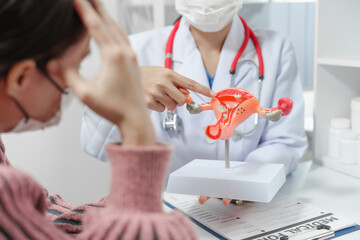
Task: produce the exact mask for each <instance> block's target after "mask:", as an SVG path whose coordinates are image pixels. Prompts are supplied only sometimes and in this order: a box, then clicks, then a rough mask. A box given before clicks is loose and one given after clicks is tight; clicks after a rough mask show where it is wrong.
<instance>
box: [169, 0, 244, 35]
mask: <svg viewBox="0 0 360 240" xmlns="http://www.w3.org/2000/svg"><path fill="white" fill-rule="evenodd" d="M241 7H242V0H175V8H176V11H177V12H178V13H179V14H180V15H182V16H184V17H185V18H186V20H187V21H188V22H189V23H190V24H191V25H192V26H194V27H195V28H197V29H199V30H200V31H202V32H218V31H220V30H221V29H223V28H224V27H225V26H226V25H228V24H229V23H230V22H231V20H232V19H233V17H234V16H235V15H236V14H237V13H238V12H239V10H240V9H241Z"/></svg>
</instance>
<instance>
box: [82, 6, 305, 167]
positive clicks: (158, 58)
mask: <svg viewBox="0 0 360 240" xmlns="http://www.w3.org/2000/svg"><path fill="white" fill-rule="evenodd" d="M175 6H176V10H177V12H178V13H179V14H180V15H181V16H182V17H181V19H180V20H179V25H178V29H177V30H176V29H174V28H175V27H176V25H177V24H176V25H175V27H174V26H169V27H165V28H162V29H156V30H152V31H147V32H143V33H139V34H135V35H132V36H130V41H131V44H132V47H133V48H134V49H135V51H136V53H137V56H138V60H139V64H140V65H141V66H143V67H142V74H143V81H144V84H143V85H144V94H145V97H146V99H147V105H148V108H150V109H152V110H154V111H151V118H152V121H153V123H154V125H155V129H156V137H157V140H158V141H160V142H164V143H170V144H172V145H174V146H175V152H174V154H173V159H172V162H171V164H170V169H169V170H170V171H171V172H172V171H174V170H175V169H177V168H179V167H181V166H183V165H185V164H186V163H188V162H190V161H192V160H193V159H220V160H223V159H224V158H225V147H224V142H223V141H212V140H209V139H207V137H206V135H205V128H206V126H208V125H211V124H214V123H215V122H216V119H215V115H214V114H213V113H212V112H210V111H207V112H202V113H200V114H197V115H190V114H189V113H188V111H187V110H186V107H185V106H180V105H183V104H185V101H186V98H185V95H184V94H185V93H186V92H187V90H184V89H188V90H193V89H191V87H192V88H194V85H193V84H191V81H190V80H189V79H192V80H194V81H196V82H197V83H199V84H201V85H203V86H206V87H209V88H211V89H212V90H213V91H215V92H217V91H219V90H221V89H224V88H228V87H230V86H231V87H240V88H244V89H246V90H248V91H250V92H252V93H253V94H254V95H255V96H257V97H258V98H259V96H260V105H261V106H263V107H273V106H277V101H278V100H279V98H281V97H289V98H291V99H292V100H293V101H294V106H293V111H292V113H291V114H290V115H289V116H287V117H284V118H282V119H281V120H280V121H279V122H276V123H274V122H269V121H267V120H265V119H263V118H261V117H260V118H259V122H258V124H257V126H256V127H255V126H254V125H255V124H254V121H255V119H254V118H255V116H254V115H253V116H252V117H250V118H249V119H247V120H246V121H245V122H244V123H243V124H241V125H240V126H239V127H238V128H237V133H235V134H234V136H233V137H232V139H231V141H230V160H231V161H249V162H259V163H281V164H284V166H285V169H286V172H287V173H291V172H292V171H294V170H295V169H296V166H297V161H298V159H299V158H300V157H301V156H302V155H303V153H304V151H305V150H306V148H307V140H306V136H305V133H304V128H303V126H304V123H303V119H304V112H303V111H304V102H303V96H302V87H301V81H300V76H299V74H298V71H297V66H296V60H295V54H294V50H293V47H292V45H291V43H290V42H289V40H287V39H286V38H284V37H282V36H281V35H279V34H278V33H275V32H273V31H269V30H265V29H261V28H251V30H252V31H253V33H254V35H255V37H256V39H257V41H258V44H254V40H253V39H252V38H250V40H249V41H248V43H247V45H246V48H245V50H244V51H243V53H242V54H241V56H240V58H239V59H238V61H237V62H236V61H235V69H234V70H235V71H233V73H234V74H233V76H232V74H230V69H231V66H232V64H233V63H234V59H235V57H236V55H237V54H238V52H239V49H240V48H241V46H242V44H243V42H244V39H245V30H246V25H245V24H246V23H243V22H242V20H241V19H240V18H239V16H238V15H237V13H238V11H239V10H240V9H241V7H242V1H241V0H175ZM172 32H174V34H175V37H174V39H173V40H171V37H169V36H170V35H171V33H172ZM170 45H172V51H167V52H166V46H170ZM257 47H258V48H260V49H261V56H262V58H263V65H264V66H263V67H264V76H263V80H262V91H261V93H259V91H258V80H259V75H260V74H261V73H260V72H259V54H257V51H256V48H257ZM170 57H171V58H170ZM166 58H168V59H171V60H172V61H171V63H172V64H171V69H172V70H170V69H168V68H166V67H169V66H165V65H164V62H165V61H169V60H166ZM231 77H233V80H232V84H231V85H230V79H231ZM189 85H190V88H189ZM201 93H203V94H204V93H205V92H204V91H202V92H201ZM210 94H211V92H210V93H209V94H208V96H204V95H202V94H199V93H198V92H195V91H190V96H191V97H192V99H193V100H194V101H195V102H196V103H203V102H209V101H210V98H209V97H210ZM259 94H260V95H259ZM175 107H176V108H175ZM129 108H130V106H129ZM166 108H167V109H174V108H175V110H174V113H175V114H176V115H177V116H178V117H179V118H181V120H182V127H180V128H179V129H176V130H177V131H176V130H175V131H174V129H171V128H166V127H164V124H163V123H164V121H166V119H167V118H168V117H169V116H168V115H169V111H168V110H166ZM164 110H165V111H164ZM170 114H172V113H170ZM254 128H255V129H254ZM252 129H254V130H253V131H252V132H251V130H252ZM249 131H250V132H251V133H248V134H245V133H246V132H249ZM81 137H82V146H83V149H84V150H85V151H86V152H88V153H90V154H91V155H93V156H95V157H97V158H99V159H101V160H105V159H106V156H105V152H104V148H103V146H104V144H105V143H107V142H113V141H119V140H120V135H119V134H118V131H117V128H116V126H114V125H113V124H111V123H109V122H107V121H106V120H104V119H102V118H101V117H99V116H97V115H96V114H95V113H93V112H92V111H90V110H89V109H87V110H86V111H85V114H84V118H83V126H82V136H81Z"/></svg>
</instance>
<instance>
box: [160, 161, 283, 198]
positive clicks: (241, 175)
mask: <svg viewBox="0 0 360 240" xmlns="http://www.w3.org/2000/svg"><path fill="white" fill-rule="evenodd" d="M230 166H231V167H230V168H224V161H219V160H203V159H195V160H194V161H192V162H190V163H188V164H186V165H185V166H183V167H181V168H180V169H178V170H176V171H174V172H173V173H171V174H170V177H169V181H168V185H167V192H169V193H180V194H189V195H203V196H209V197H221V198H231V199H239V200H245V201H254V202H270V201H271V199H272V198H273V197H274V196H275V194H276V193H277V192H278V190H279V189H280V187H281V186H282V185H283V183H284V182H285V169H284V166H283V165H282V164H270V163H269V164H264V163H250V162H230Z"/></svg>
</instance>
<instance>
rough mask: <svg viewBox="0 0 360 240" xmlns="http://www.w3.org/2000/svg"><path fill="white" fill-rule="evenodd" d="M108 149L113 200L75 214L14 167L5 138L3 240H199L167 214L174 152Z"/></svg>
mask: <svg viewBox="0 0 360 240" xmlns="http://www.w3.org/2000/svg"><path fill="white" fill-rule="evenodd" d="M106 148H107V153H108V156H109V159H110V162H111V166H112V175H111V179H112V180H111V188H110V194H109V196H106V197H104V198H103V199H101V200H100V201H99V202H98V203H94V204H88V205H85V206H80V207H76V208H75V207H74V206H72V205H71V204H69V203H67V202H65V201H64V200H63V199H62V198H61V197H60V196H59V195H53V196H47V193H46V191H44V188H42V187H41V186H40V185H38V184H37V183H36V182H35V181H34V180H33V179H32V178H31V177H30V176H28V175H27V174H25V173H23V172H21V171H19V170H17V169H15V168H13V167H11V166H10V164H9V161H8V160H7V158H6V156H5V147H4V145H3V143H2V142H1V138H0V240H1V239H19V240H21V239H60V240H61V239H71V238H79V239H122V240H130V239H141V240H151V239H164V240H166V239H174V240H176V239H196V236H195V234H194V231H193V229H192V226H191V224H190V222H189V221H188V219H187V218H186V217H185V216H184V215H182V214H181V213H180V212H172V213H170V214H167V213H164V212H163V211H162V205H161V193H162V184H163V179H164V176H165V172H166V168H167V164H168V160H169V157H170V154H171V148H170V147H168V146H165V145H156V146H149V147H125V146H121V145H118V144H109V145H107V147H106ZM46 197H47V198H46ZM64 232H66V233H70V234H65V233H64ZM80 232H81V233H80ZM78 233H80V234H78Z"/></svg>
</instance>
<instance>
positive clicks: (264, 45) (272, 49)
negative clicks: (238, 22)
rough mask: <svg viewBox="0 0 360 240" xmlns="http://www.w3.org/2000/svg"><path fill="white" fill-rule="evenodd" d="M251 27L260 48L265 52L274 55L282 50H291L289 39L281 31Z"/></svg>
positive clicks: (291, 44)
mask: <svg viewBox="0 0 360 240" xmlns="http://www.w3.org/2000/svg"><path fill="white" fill-rule="evenodd" d="M251 29H252V30H253V32H254V34H255V35H256V36H257V38H258V40H259V44H260V46H261V49H264V50H263V51H264V52H266V53H265V54H267V53H268V54H271V55H272V56H273V57H275V56H276V55H277V54H280V55H281V54H282V53H283V52H284V51H293V43H292V41H291V39H290V38H289V37H288V36H286V35H284V34H283V33H280V32H277V31H274V30H271V29H266V28H263V27H258V26H252V27H251Z"/></svg>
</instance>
